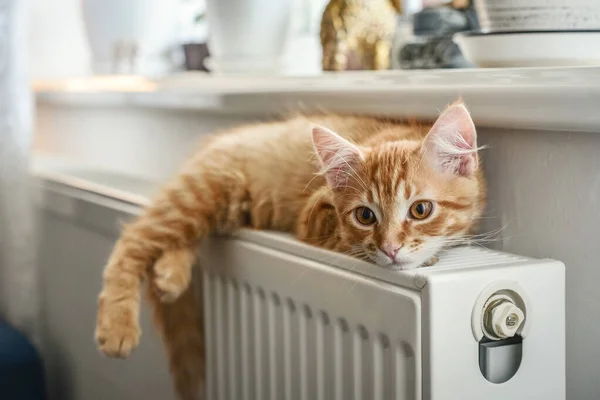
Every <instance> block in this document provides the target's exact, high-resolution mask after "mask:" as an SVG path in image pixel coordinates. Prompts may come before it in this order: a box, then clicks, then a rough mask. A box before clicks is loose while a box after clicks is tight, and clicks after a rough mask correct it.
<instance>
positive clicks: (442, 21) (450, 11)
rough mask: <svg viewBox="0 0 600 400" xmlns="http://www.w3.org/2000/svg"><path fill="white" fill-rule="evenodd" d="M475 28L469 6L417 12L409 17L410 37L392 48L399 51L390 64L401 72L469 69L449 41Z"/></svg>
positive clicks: (456, 48) (475, 21)
mask: <svg viewBox="0 0 600 400" xmlns="http://www.w3.org/2000/svg"><path fill="white" fill-rule="evenodd" d="M478 26H479V25H478V22H477V15H476V13H475V10H474V9H473V8H472V7H469V8H467V9H464V10H458V9H455V8H452V7H438V8H429V9H425V10H423V11H420V12H418V13H416V14H415V15H414V16H413V34H414V37H413V38H411V40H410V41H408V43H406V44H404V45H403V46H396V47H398V48H399V49H398V51H397V53H396V54H394V55H393V57H394V58H395V60H394V61H395V62H394V64H395V65H396V66H398V67H399V68H402V69H434V68H466V67H470V66H471V64H470V63H469V62H468V61H467V60H466V59H465V58H464V57H463V55H462V53H461V51H460V49H459V47H458V46H457V45H456V44H455V43H454V42H453V41H452V36H453V35H454V34H455V33H457V32H462V31H469V30H474V29H477V28H478ZM400 40H402V38H400ZM404 40H405V39H404Z"/></svg>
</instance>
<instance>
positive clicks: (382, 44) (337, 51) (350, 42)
mask: <svg viewBox="0 0 600 400" xmlns="http://www.w3.org/2000/svg"><path fill="white" fill-rule="evenodd" d="M401 13H402V5H401V0H330V1H329V4H327V6H326V7H325V11H324V12H323V18H322V19H321V46H322V48H323V61H322V62H323V70H324V71H344V70H380V69H388V68H389V67H390V63H391V61H390V51H391V48H392V40H393V36H394V31H395V29H396V19H397V16H398V14H401Z"/></svg>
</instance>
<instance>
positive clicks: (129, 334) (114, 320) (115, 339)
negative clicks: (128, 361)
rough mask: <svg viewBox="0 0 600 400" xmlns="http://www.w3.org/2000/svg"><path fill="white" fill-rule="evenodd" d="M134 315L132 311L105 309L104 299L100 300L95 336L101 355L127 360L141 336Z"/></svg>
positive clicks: (114, 308) (120, 308) (118, 308)
mask: <svg viewBox="0 0 600 400" xmlns="http://www.w3.org/2000/svg"><path fill="white" fill-rule="evenodd" d="M135 315H137V313H136V312H135V310H132V309H126V308H123V307H121V306H119V307H107V304H106V299H104V298H102V297H101V298H100V301H99V308H98V318H97V321H96V333H95V336H96V343H97V345H98V349H99V350H100V351H101V352H102V353H104V354H105V355H107V356H109V357H116V358H127V357H128V356H129V354H131V351H132V350H133V349H134V348H135V347H136V346H137V345H138V343H139V342H140V335H141V330H140V327H139V325H138V322H137V319H136V318H135Z"/></svg>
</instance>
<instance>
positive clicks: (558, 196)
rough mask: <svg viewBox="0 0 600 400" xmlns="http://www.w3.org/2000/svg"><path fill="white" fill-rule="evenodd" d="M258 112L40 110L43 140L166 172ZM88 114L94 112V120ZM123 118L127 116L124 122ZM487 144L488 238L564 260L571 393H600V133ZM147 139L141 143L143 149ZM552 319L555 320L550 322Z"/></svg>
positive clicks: (77, 153)
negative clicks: (195, 147)
mask: <svg viewBox="0 0 600 400" xmlns="http://www.w3.org/2000/svg"><path fill="white" fill-rule="evenodd" d="M256 119H257V117H255V116H246V117H241V116H237V117H233V116H227V115H220V116H218V115H213V114H201V113H198V112H193V111H186V112H183V111H167V110H154V109H143V108H137V109H128V110H127V112H126V113H125V112H124V111H116V110H114V109H100V108H86V107H72V108H68V107H66V108H61V109H58V108H53V107H51V105H45V106H43V107H41V108H40V110H39V114H38V135H37V139H38V140H37V149H38V150H44V151H52V152H54V153H59V154H65V155H69V156H70V157H72V158H76V159H81V160H88V161H90V160H91V161H93V162H94V163H96V164H104V165H110V166H111V167H113V168H116V169H120V170H123V171H126V172H128V173H134V174H143V175H145V176H148V177H154V178H156V179H164V178H165V177H167V176H169V175H170V173H172V171H173V170H174V168H175V166H176V165H177V164H178V163H179V160H181V159H182V158H183V154H188V153H189V152H190V151H191V148H190V144H191V143H193V141H194V140H195V139H196V138H197V136H198V134H199V133H200V132H207V131H209V130H212V129H215V128H217V127H218V126H222V125H223V126H224V125H231V124H235V123H239V122H242V121H246V120H256ZM90 121H93V122H94V123H93V124H92V123H91V122H90ZM125 121H128V122H127V123H125ZM480 138H481V139H480V140H481V142H482V143H483V144H487V145H489V149H487V150H485V151H484V153H483V160H484V163H485V167H486V170H487V176H488V181H489V207H488V212H487V215H486V218H484V219H483V220H482V221H483V225H482V229H483V230H484V231H489V230H497V229H499V228H502V227H503V229H502V230H501V233H500V234H499V235H498V240H495V241H492V242H490V243H489V245H490V246H491V247H494V248H497V249H504V250H507V251H510V252H514V253H519V254H523V255H529V256H535V257H550V258H556V259H559V260H562V261H564V262H565V264H566V265H567V312H568V315H567V324H568V325H567V398H568V399H576V400H588V399H589V400H596V399H598V398H600V380H599V379H598V378H597V374H598V371H600V346H598V345H597V343H596V338H598V337H600V291H599V290H598V289H597V282H598V281H599V280H600V270H598V269H596V266H595V265H594V263H593V262H594V261H595V260H600V246H597V242H598V239H597V238H598V233H599V228H598V226H600V203H599V201H598V200H599V199H600V157H597V156H596V152H598V151H600V135H598V134H595V133H568V132H552V131H519V130H504V129H480ZM142 145H143V148H144V151H143V152H142V151H140V146H142ZM548 329H551V327H548Z"/></svg>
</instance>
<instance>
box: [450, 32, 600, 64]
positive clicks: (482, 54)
mask: <svg viewBox="0 0 600 400" xmlns="http://www.w3.org/2000/svg"><path fill="white" fill-rule="evenodd" d="M454 41H455V42H456V44H458V46H459V48H460V50H461V52H462V54H463V55H464V56H465V58H466V59H467V60H468V61H469V62H471V63H472V64H474V65H477V66H479V67H551V66H552V67H555V66H585V65H600V46H599V45H598V44H599V43H600V31H588V32H506V33H478V32H461V33H458V34H456V35H455V36H454Z"/></svg>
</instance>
